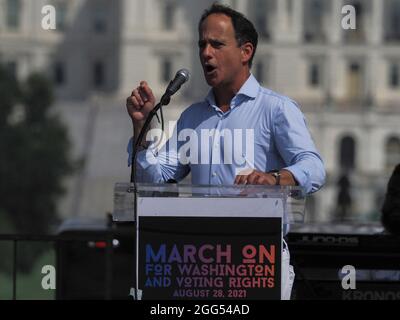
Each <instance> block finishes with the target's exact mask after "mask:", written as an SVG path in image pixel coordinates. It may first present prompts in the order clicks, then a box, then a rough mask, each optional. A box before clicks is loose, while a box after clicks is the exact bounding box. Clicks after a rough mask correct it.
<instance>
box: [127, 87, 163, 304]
mask: <svg viewBox="0 0 400 320" xmlns="http://www.w3.org/2000/svg"><path fill="white" fill-rule="evenodd" d="M170 101H171V96H170V95H169V94H167V93H165V94H164V95H163V96H162V98H161V100H160V102H159V103H158V104H157V105H156V106H155V107H154V108H153V110H151V111H150V113H149V115H148V117H147V119H146V121H145V123H144V125H143V127H142V129H141V130H140V133H139V136H138V137H137V139H136V143H135V144H134V142H135V141H134V139H132V146H133V149H132V152H133V153H132V159H131V181H130V186H129V188H128V190H127V192H129V193H133V215H134V221H135V224H136V228H135V229H136V262H135V266H136V270H135V277H136V278H135V300H140V299H139V219H138V212H137V197H138V189H137V182H136V162H137V155H138V149H139V146H140V145H141V144H142V141H143V138H144V135H145V134H146V131H147V129H148V128H149V126H150V123H151V120H153V118H154V116H156V115H157V111H158V110H160V109H161V107H162V106H166V105H168V104H169V102H170ZM161 110H162V109H161Z"/></svg>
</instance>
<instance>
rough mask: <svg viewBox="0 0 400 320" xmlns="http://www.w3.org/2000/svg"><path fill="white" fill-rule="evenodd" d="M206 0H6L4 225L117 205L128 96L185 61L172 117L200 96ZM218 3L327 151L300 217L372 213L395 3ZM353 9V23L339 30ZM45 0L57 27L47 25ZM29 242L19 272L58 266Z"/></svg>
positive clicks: (392, 83)
mask: <svg viewBox="0 0 400 320" xmlns="http://www.w3.org/2000/svg"><path fill="white" fill-rule="evenodd" d="M212 2H213V1H208V0H207V1H205V0H203V1H194V0H146V1H139V0H113V1H109V0H0V146H1V148H0V188H1V189H0V191H1V192H0V233H3V234H18V233H22V234H32V233H34V234H50V233H54V232H55V230H57V228H58V227H59V226H60V224H62V223H63V221H66V220H70V219H79V220H80V221H82V220H87V221H92V220H94V219H100V220H102V219H105V217H106V214H107V213H109V212H112V210H113V188H114V184H115V183H116V182H128V181H129V177H130V169H129V168H128V165H127V159H128V157H127V153H126V147H127V144H128V140H129V138H130V136H131V134H132V126H131V122H130V119H129V117H128V116H127V113H126V109H125V99H126V97H128V96H129V95H130V93H131V91H132V90H133V88H134V87H135V86H137V84H138V83H139V82H140V80H142V79H143V80H147V81H148V82H149V84H150V85H151V86H152V88H153V89H154V92H155V93H156V96H157V97H158V98H160V96H161V94H162V93H163V91H164V90H165V88H166V86H167V84H168V82H169V81H170V80H171V79H172V78H173V77H174V75H175V72H176V70H178V69H180V68H188V69H189V70H190V71H191V80H190V82H189V83H188V84H187V85H185V87H184V88H183V90H182V91H181V92H180V93H179V94H177V95H176V96H174V99H173V101H172V102H171V104H170V106H168V107H167V108H165V111H164V112H165V117H166V121H168V120H176V119H177V118H178V117H179V114H180V113H181V112H182V111H183V110H184V108H185V107H186V106H188V105H189V104H190V103H192V102H193V101H196V100H199V99H202V98H203V97H204V96H205V95H206V93H207V92H208V87H207V86H206V84H205V82H204V79H203V73H202V70H201V66H200V63H199V61H198V60H199V59H198V49H197V40H198V39H197V38H198V34H197V21H198V19H199V17H200V15H201V13H202V11H203V10H204V9H205V8H206V7H208V6H209V5H210V4H211V3H212ZM221 2H222V3H224V4H228V5H230V6H231V7H233V8H234V9H237V10H239V11H241V12H242V13H244V14H245V15H246V16H247V17H248V18H250V20H252V21H253V23H254V24H255V26H256V28H257V30H258V32H259V37H260V38H259V40H260V41H259V46H258V49H257V53H256V56H255V60H254V64H253V67H252V72H253V74H254V75H255V76H256V78H257V79H258V80H259V81H260V82H261V83H262V85H263V86H265V87H268V88H271V89H272V90H275V91H277V92H279V93H282V94H284V95H287V96H289V97H291V98H293V99H294V100H296V101H298V102H299V104H300V106H301V109H302V111H303V112H304V113H305V115H306V118H307V122H308V125H309V128H310V130H311V132H312V135H313V139H314V141H315V143H316V145H317V147H318V149H319V151H320V152H321V154H322V157H323V160H324V162H325V165H326V170H327V182H326V185H325V186H324V188H323V189H322V190H321V191H320V192H318V193H316V194H315V195H312V196H310V197H309V198H308V199H307V208H306V221H307V222H325V223H326V222H356V223H368V222H378V221H379V220H380V209H381V207H382V203H383V199H384V195H385V192H386V185H387V182H388V179H389V177H390V175H391V173H392V171H393V169H394V167H395V165H396V164H398V163H400V126H399V124H400V106H399V103H400V0H357V1H356V0H354V1H350V0H330V1H328V0H231V1H221ZM348 4H349V5H352V6H354V8H355V9H356V29H354V30H345V29H343V28H342V18H343V17H344V16H345V14H342V12H341V11H342V7H343V6H345V5H348ZM46 5H51V6H53V7H54V8H55V13H56V26H55V29H54V30H53V29H50V30H46V28H43V19H46V16H47V14H48V12H47V11H44V12H43V11H42V10H43V8H44V7H45V6H46ZM1 245H2V246H3V248H2V249H1V248H0V249H1V250H0V252H2V254H1V255H2V256H3V253H5V252H10V251H12V248H11V246H10V247H8V244H6V243H3V244H1ZM21 250H24V249H23V248H22V249H21ZM26 250H27V252H30V253H31V254H21V256H22V258H21V259H26V262H25V264H26V266H25V267H24V266H22V267H21V272H24V271H26V272H28V271H30V270H32V268H33V269H34V268H35V267H33V265H34V263H33V262H32V261H33V260H32V259H33V258H30V255H32V256H34V257H37V256H40V257H41V258H40V259H45V260H46V259H47V260H48V261H50V262H51V261H54V253H52V252H49V251H46V250H47V249H46V248H44V249H43V248H38V249H37V250H36V249H33V246H29V248H28V249H26ZM39 253H40V254H41V255H39ZM1 259H2V258H0V268H2V269H0V272H1V270H3V271H4V272H6V271H7V272H8V273H9V272H10V270H11V269H10V268H11V267H10V262H9V261H8V260H7V259H3V260H1ZM47 260H46V261H47ZM35 261H36V260H35ZM42 264H43V263H42ZM22 265H24V263H22ZM24 268H25V269H24ZM3 278H4V279H3ZM3 278H2V275H1V273H0V299H1V292H2V291H1V290H2V281H3V283H8V285H9V279H8V280H7V279H6V278H5V276H4V277H3ZM7 281H8V282H7ZM3 287H4V286H3Z"/></svg>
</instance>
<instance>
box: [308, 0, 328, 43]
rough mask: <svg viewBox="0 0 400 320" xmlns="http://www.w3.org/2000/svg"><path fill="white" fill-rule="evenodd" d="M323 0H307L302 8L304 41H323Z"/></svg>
mask: <svg viewBox="0 0 400 320" xmlns="http://www.w3.org/2000/svg"><path fill="white" fill-rule="evenodd" d="M324 14H325V7H324V2H323V1H321V0H307V2H306V4H305V10H304V17H303V20H304V40H305V41H306V42H323V41H324V40H325V38H326V37H325V33H324Z"/></svg>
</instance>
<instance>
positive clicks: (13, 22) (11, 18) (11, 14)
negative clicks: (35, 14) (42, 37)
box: [7, 0, 21, 29]
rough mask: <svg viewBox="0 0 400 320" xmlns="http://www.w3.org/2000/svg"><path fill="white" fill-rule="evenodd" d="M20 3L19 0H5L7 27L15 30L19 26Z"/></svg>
mask: <svg viewBox="0 0 400 320" xmlns="http://www.w3.org/2000/svg"><path fill="white" fill-rule="evenodd" d="M20 12H21V2H20V0H7V26H8V27H9V28H10V29H16V28H18V27H19V24H20Z"/></svg>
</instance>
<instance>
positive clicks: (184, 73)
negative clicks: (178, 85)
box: [176, 69, 190, 82]
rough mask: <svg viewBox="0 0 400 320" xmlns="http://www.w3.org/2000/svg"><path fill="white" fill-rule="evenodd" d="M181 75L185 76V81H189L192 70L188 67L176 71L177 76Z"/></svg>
mask: <svg viewBox="0 0 400 320" xmlns="http://www.w3.org/2000/svg"><path fill="white" fill-rule="evenodd" d="M178 75H181V76H182V77H183V78H185V81H184V82H187V81H188V80H189V78H190V72H189V70H188V69H180V70H178V71H177V72H176V76H178Z"/></svg>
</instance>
